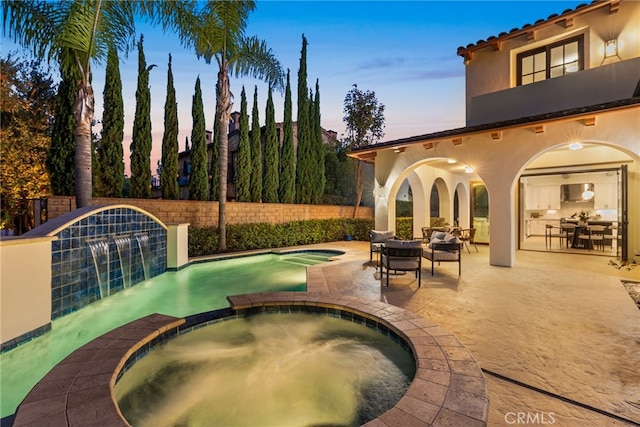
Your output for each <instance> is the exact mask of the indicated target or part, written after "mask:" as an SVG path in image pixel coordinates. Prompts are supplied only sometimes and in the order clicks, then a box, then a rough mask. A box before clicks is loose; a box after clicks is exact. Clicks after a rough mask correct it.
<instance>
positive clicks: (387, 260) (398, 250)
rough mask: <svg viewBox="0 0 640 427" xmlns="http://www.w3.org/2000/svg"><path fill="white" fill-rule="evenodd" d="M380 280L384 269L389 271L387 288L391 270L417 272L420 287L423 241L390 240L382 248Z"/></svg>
mask: <svg viewBox="0 0 640 427" xmlns="http://www.w3.org/2000/svg"><path fill="white" fill-rule="evenodd" d="M381 252H382V254H381V256H380V279H381V280H382V277H383V272H384V269H386V270H387V286H389V270H394V271H415V274H416V278H417V279H418V287H420V280H421V279H422V273H421V269H422V240H394V239H389V240H387V241H386V242H385V244H384V245H383V246H382V247H381Z"/></svg>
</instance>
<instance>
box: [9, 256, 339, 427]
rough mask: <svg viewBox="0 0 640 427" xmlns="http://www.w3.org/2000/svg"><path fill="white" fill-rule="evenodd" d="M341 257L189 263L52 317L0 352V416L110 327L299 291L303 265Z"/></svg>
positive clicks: (247, 258)
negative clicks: (236, 298)
mask: <svg viewBox="0 0 640 427" xmlns="http://www.w3.org/2000/svg"><path fill="white" fill-rule="evenodd" d="M339 254H342V252H339V251H316V250H306V251H295V252H287V253H265V254H260V255H255V256H243V257H236V258H232V259H224V260H217V261H210V262H199V263H192V264H191V265H190V266H189V267H187V268H185V269H182V270H180V271H178V272H167V273H164V274H162V275H160V276H156V277H154V278H152V279H150V280H147V281H144V282H141V283H139V284H137V285H135V286H133V287H131V288H128V289H126V290H123V291H121V292H118V293H116V294H114V295H111V296H110V297H108V298H105V299H103V300H100V301H96V302H94V303H92V304H90V305H88V306H86V307H84V308H82V309H81V310H79V311H77V312H74V313H71V314H69V315H67V316H64V317H61V318H59V319H56V320H54V321H53V322H52V324H51V331H50V332H48V333H47V334H45V335H42V336H40V337H38V338H35V339H34V340H32V341H29V342H27V343H25V344H23V345H21V346H19V347H17V348H15V349H13V350H10V351H7V352H5V353H2V354H0V372H1V374H2V375H1V377H0V399H1V400H2V402H1V408H0V417H6V416H8V415H11V414H13V413H14V412H15V410H16V408H17V406H18V405H19V404H20V402H21V401H22V399H23V398H24V397H25V396H26V394H27V393H28V392H29V390H30V389H31V388H32V387H33V386H34V385H35V384H36V383H37V382H38V380H39V379H40V378H42V377H43V376H44V375H45V374H46V373H47V372H48V371H49V370H50V369H51V368H52V367H53V366H55V365H56V364H57V363H58V362H60V361H61V360H62V359H63V358H64V357H66V356H67V355H68V354H69V353H71V352H72V351H73V350H75V349H76V348H78V347H80V346H82V345H83V344H85V343H87V342H89V341H91V340H92V339H94V338H96V337H98V336H100V335H102V334H103V333H105V332H107V331H109V330H111V329H113V328H116V327H118V326H121V325H123V324H125V323H128V322H130V321H132V320H134V319H137V318H140V317H143V316H145V315H148V314H151V313H162V314H167V315H171V316H176V317H184V316H188V315H191V314H196V313H200V312H204V311H210V310H215V309H218V308H223V307H227V306H229V303H228V302H227V300H226V297H227V296H228V295H233V294H244V293H254V292H276V291H302V290H305V289H306V267H307V266H310V265H314V264H318V263H322V262H326V261H328V260H329V259H330V258H331V257H333V256H336V255H339Z"/></svg>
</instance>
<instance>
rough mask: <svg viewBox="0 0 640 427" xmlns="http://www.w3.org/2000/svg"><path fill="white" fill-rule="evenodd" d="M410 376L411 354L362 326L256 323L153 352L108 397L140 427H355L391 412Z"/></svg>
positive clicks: (277, 319) (329, 321)
mask: <svg viewBox="0 0 640 427" xmlns="http://www.w3.org/2000/svg"><path fill="white" fill-rule="evenodd" d="M414 375H415V362H414V360H413V358H412V356H411V354H410V353H409V352H407V351H406V350H404V349H403V348H402V347H401V346H400V345H399V344H398V343H396V342H394V341H393V340H392V339H391V338H389V337H388V336H386V335H383V334H382V333H380V332H378V331H377V330H374V329H372V328H369V327H367V326H365V325H363V324H358V323H354V322H353V321H350V320H344V319H341V318H336V317H331V316H327V315H319V314H309V313H287V314H282V313H281V314H257V315H252V316H249V317H245V318H235V319H230V320H225V321H223V322H218V323H214V324H211V325H208V326H204V327H201V328H198V329H196V330H193V331H191V332H188V333H186V334H184V335H180V336H178V337H176V338H173V339H171V340H170V341H168V342H167V343H165V344H163V345H160V346H158V347H156V348H154V349H153V350H151V351H150V352H149V353H148V354H147V355H145V356H144V357H143V358H142V359H140V360H138V361H137V362H136V363H135V364H133V365H132V366H131V368H130V369H129V370H128V371H127V372H126V373H124V375H123V376H122V377H121V378H120V380H119V381H118V383H117V384H116V386H115V389H114V395H115V399H116V401H117V402H118V406H119V408H120V410H121V411H122V414H123V415H124V417H125V418H126V419H127V421H128V422H129V423H130V424H131V425H135V426H139V427H145V426H158V425H172V426H174V425H175V426H178V425H179V426H204V425H211V426H225V427H234V426H237V427H248V426H278V427H286V426H292V427H295V426H302V425H308V426H358V425H362V424H365V423H367V422H369V421H371V420H372V419H374V418H377V417H378V416H380V415H382V414H383V413H384V412H386V411H387V410H389V409H391V408H392V407H393V406H394V405H395V404H396V403H397V402H398V401H399V400H400V399H401V398H402V396H403V395H404V393H405V392H406V390H407V388H408V387H409V384H410V383H411V380H412V379H413V377H414Z"/></svg>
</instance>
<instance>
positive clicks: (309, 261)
mask: <svg viewBox="0 0 640 427" xmlns="http://www.w3.org/2000/svg"><path fill="white" fill-rule="evenodd" d="M282 260H283V261H285V262H288V263H291V264H297V265H304V266H305V267H307V266H310V265H316V264H320V263H321V262H326V260H327V258H326V257H324V258H320V257H310V256H308V255H305V256H291V257H284V258H283V259H282Z"/></svg>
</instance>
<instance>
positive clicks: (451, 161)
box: [447, 159, 456, 165]
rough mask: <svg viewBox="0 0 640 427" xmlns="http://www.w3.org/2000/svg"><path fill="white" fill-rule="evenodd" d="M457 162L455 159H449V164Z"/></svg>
mask: <svg viewBox="0 0 640 427" xmlns="http://www.w3.org/2000/svg"><path fill="white" fill-rule="evenodd" d="M455 162H456V161H455V160H453V159H447V163H449V164H450V165H452V164H454V163H455Z"/></svg>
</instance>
